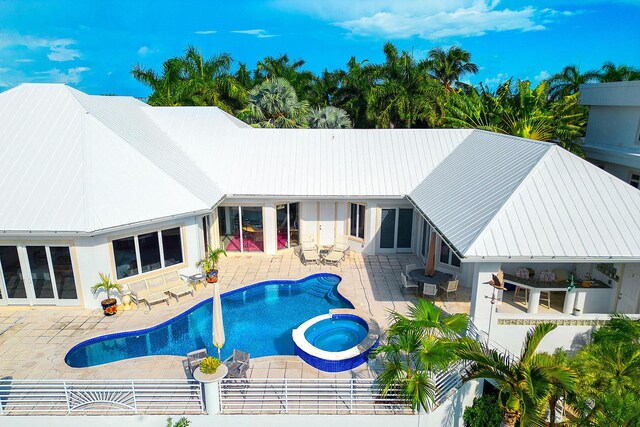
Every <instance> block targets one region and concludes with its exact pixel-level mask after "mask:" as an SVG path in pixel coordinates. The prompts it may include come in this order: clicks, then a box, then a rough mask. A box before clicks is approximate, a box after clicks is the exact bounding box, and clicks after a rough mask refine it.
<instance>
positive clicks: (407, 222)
mask: <svg viewBox="0 0 640 427" xmlns="http://www.w3.org/2000/svg"><path fill="white" fill-rule="evenodd" d="M412 238H413V209H398V248H403V249H407V248H410V247H411V239H412Z"/></svg>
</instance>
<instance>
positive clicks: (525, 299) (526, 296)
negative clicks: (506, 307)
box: [513, 286, 529, 305]
mask: <svg viewBox="0 0 640 427" xmlns="http://www.w3.org/2000/svg"><path fill="white" fill-rule="evenodd" d="M520 292H524V297H523V296H522V295H520V298H523V302H524V304H525V305H527V304H528V303H529V289H527V288H522V287H520V286H516V290H515V291H513V302H516V300H517V299H518V294H519V293H520Z"/></svg>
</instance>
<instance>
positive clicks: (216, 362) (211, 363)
mask: <svg viewBox="0 0 640 427" xmlns="http://www.w3.org/2000/svg"><path fill="white" fill-rule="evenodd" d="M220 364H221V362H220V359H218V358H217V357H213V356H209V357H206V358H204V359H203V360H202V362H200V370H201V371H202V373H203V374H207V375H212V374H215V373H216V371H217V370H218V368H219V367H220Z"/></svg>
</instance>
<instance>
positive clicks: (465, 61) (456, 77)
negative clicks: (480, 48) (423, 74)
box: [426, 46, 479, 92]
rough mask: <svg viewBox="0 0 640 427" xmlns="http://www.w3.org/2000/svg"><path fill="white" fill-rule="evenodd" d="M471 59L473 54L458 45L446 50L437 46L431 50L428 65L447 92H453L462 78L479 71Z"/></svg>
mask: <svg viewBox="0 0 640 427" xmlns="http://www.w3.org/2000/svg"><path fill="white" fill-rule="evenodd" d="M470 61H471V54H470V53H469V52H468V51H466V50H464V49H462V48H460V47H458V46H452V47H450V48H449V49H448V50H446V51H445V50H444V49H442V48H439V47H436V48H433V49H431V50H430V51H429V55H428V57H427V62H426V65H427V69H428V72H429V75H430V76H431V77H433V78H434V79H436V80H437V81H439V82H440V84H441V85H442V87H444V90H445V91H446V92H451V91H453V88H454V87H455V86H456V85H458V83H460V79H461V78H463V77H464V76H466V75H467V74H476V73H477V72H478V70H479V69H478V66H477V65H476V64H474V63H472V62H470Z"/></svg>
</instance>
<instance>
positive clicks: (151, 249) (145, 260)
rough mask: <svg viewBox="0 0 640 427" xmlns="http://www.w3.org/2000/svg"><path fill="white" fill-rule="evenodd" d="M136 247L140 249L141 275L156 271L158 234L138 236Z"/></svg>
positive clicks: (158, 266) (158, 254) (158, 253)
mask: <svg viewBox="0 0 640 427" xmlns="http://www.w3.org/2000/svg"><path fill="white" fill-rule="evenodd" d="M138 247H139V248H140V264H141V265H140V267H141V271H142V272H143V273H146V272H147V271H153V270H157V269H159V268H160V267H161V264H160V244H159V243H158V233H157V232H155V231H154V232H153V233H147V234H141V235H139V236H138Z"/></svg>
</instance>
